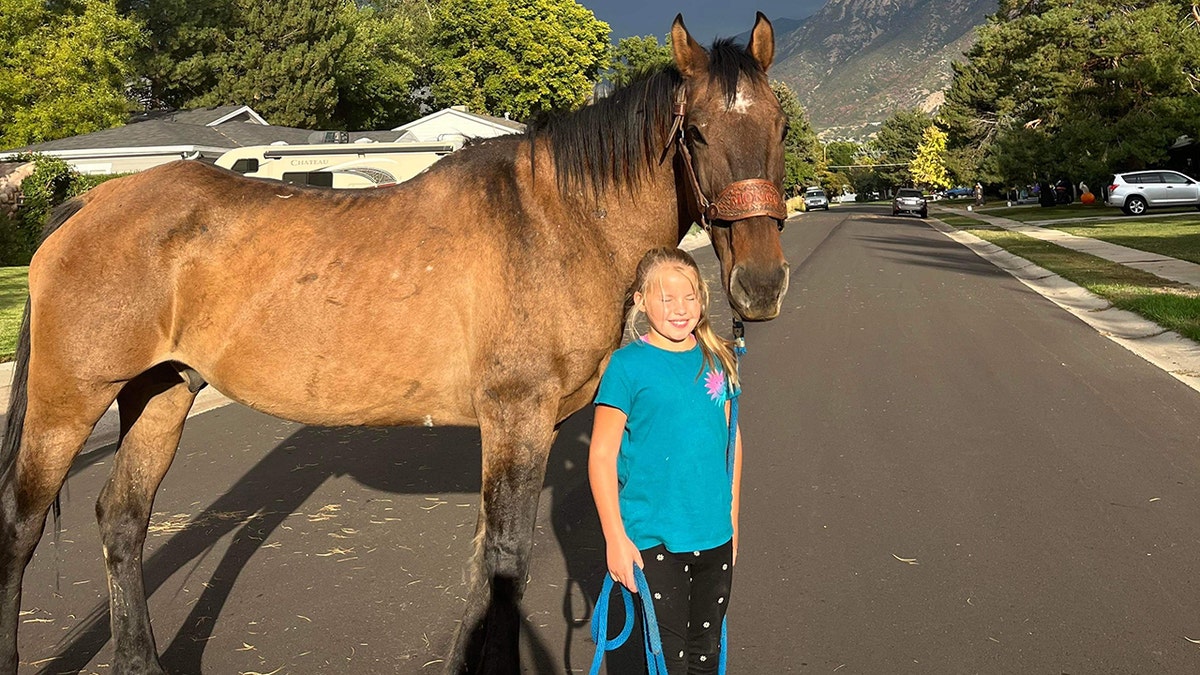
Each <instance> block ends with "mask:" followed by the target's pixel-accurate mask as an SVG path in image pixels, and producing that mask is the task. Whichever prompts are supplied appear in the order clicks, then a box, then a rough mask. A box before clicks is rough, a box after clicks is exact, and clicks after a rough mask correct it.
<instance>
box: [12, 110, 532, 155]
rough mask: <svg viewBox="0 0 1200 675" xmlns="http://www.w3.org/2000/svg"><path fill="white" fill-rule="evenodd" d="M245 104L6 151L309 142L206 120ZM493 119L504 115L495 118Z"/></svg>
mask: <svg viewBox="0 0 1200 675" xmlns="http://www.w3.org/2000/svg"><path fill="white" fill-rule="evenodd" d="M242 108H245V106H238V105H227V106H216V107H213V108H198V109H195V110H170V111H165V110H158V111H151V112H145V113H138V114H136V115H134V116H133V117H132V118H131V120H130V123H129V124H126V125H125V126H123V127H115V128H112V129H104V130H102V131H95V132H92V133H90V134H82V135H79V136H72V137H70V138H60V139H58V140H55V141H47V142H45V143H36V144H34V145H28V146H25V147H23V148H16V149H14V150H11V151H9V152H50V151H56V150H91V149H100V148H152V147H164V146H168V147H170V146H202V147H209V148H230V149H232V148H239V147H245V146H248V145H270V144H272V143H275V142H278V141H283V142H284V143H287V144H288V145H300V144H306V143H308V142H309V137H310V136H311V135H312V134H313V133H315V132H314V131H313V130H312V129H297V128H295V127H279V126H274V125H263V124H257V123H254V122H246V121H243V120H241V119H236V118H235V119H233V120H230V121H228V122H223V123H221V124H218V125H216V126H207V125H209V124H211V123H212V122H214V121H216V120H219V119H221V118H222V117H225V116H227V115H229V114H230V113H233V112H236V111H237V110H240V109H242ZM496 121H497V122H507V123H509V124H515V123H512V122H509V121H508V120H501V119H496ZM400 136H401V134H400V133H398V132H396V131H352V132H350V142H352V143H353V142H354V141H357V140H359V139H362V138H369V139H371V140H373V141H375V142H378V143H390V142H392V141H395V140H397V139H399V138H400Z"/></svg>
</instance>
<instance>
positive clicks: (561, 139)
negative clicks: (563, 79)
mask: <svg viewBox="0 0 1200 675" xmlns="http://www.w3.org/2000/svg"><path fill="white" fill-rule="evenodd" d="M742 75H745V76H747V77H761V76H762V70H761V68H760V67H759V64H758V62H757V61H755V60H754V57H753V56H751V55H750V54H749V53H748V52H747V51H746V50H745V48H744V47H742V46H741V45H738V44H736V43H735V42H734V41H733V40H732V39H723V40H718V41H716V42H714V43H713V46H712V48H711V49H710V50H709V77H710V78H711V79H713V80H715V81H716V82H718V83H719V84H720V86H721V88H722V91H723V93H724V94H725V103H726V105H727V106H728V105H732V104H733V101H734V99H735V98H736V97H737V84H738V79H739V78H740V77H741V76H742ZM682 83H683V77H682V76H681V75H680V74H679V71H678V70H677V69H676V68H675V66H673V65H672V66H668V67H666V68H663V69H661V70H658V71H652V72H650V73H648V74H646V75H644V76H642V77H640V78H638V79H636V80H634V81H633V82H631V83H629V84H628V85H626V86H623V87H620V88H618V89H616V90H615V91H613V92H612V94H610V95H609V96H607V97H605V98H602V99H600V100H598V101H596V102H595V103H592V104H591V105H588V106H584V107H583V108H580V109H579V110H575V111H573V112H569V113H564V114H560V115H556V116H552V117H550V118H548V119H545V120H543V121H540V122H537V123H534V124H532V125H530V127H529V128H528V129H527V130H526V132H525V134H524V136H525V138H527V139H529V140H530V141H535V140H537V139H538V138H539V137H541V138H545V139H547V140H548V141H549V148H550V153H551V156H552V157H553V160H554V167H555V169H556V173H555V175H556V177H557V181H558V187H559V189H560V190H561V191H562V192H563V194H564V195H565V194H571V193H575V192H578V191H580V190H584V191H588V192H591V193H592V195H593V196H594V197H596V198H597V199H598V198H599V197H600V196H601V195H603V194H604V193H606V192H607V191H608V190H611V189H614V188H615V189H618V190H619V189H621V188H633V187H636V186H637V184H638V182H639V181H640V179H641V178H642V177H643V176H644V175H645V174H646V170H647V169H649V168H650V167H651V166H653V164H654V163H655V162H658V161H659V153H660V152H661V151H662V149H663V146H664V145H665V143H666V141H667V139H666V134H667V132H668V130H669V127H670V123H671V110H672V107H673V106H674V103H675V95H676V92H677V91H678V90H679V87H680V85H682ZM530 146H531V151H532V146H533V143H532V142H531V143H530Z"/></svg>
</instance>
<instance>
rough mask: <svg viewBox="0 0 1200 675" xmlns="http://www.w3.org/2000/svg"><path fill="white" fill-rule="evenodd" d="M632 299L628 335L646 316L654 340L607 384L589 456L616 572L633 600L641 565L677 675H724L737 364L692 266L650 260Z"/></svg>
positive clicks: (738, 447)
mask: <svg viewBox="0 0 1200 675" xmlns="http://www.w3.org/2000/svg"><path fill="white" fill-rule="evenodd" d="M632 291H633V297H632V303H633V306H632V308H631V309H630V310H629V313H628V315H627V316H626V326H627V328H628V329H629V330H633V324H634V320H635V319H636V318H637V315H638V314H639V313H644V314H645V315H646V318H647V320H648V321H649V324H650V330H649V332H647V333H646V335H645V336H643V337H641V339H635V340H633V341H632V342H630V343H629V344H628V345H626V346H625V347H622V348H621V349H619V350H617V352H616V353H614V354H613V356H612V360H611V361H610V362H609V364H608V368H607V369H606V370H605V372H604V376H603V377H602V378H601V380H600V389H599V391H598V392H597V394H596V419H595V425H594V427H593V430H592V443H591V448H590V451H589V457H588V477H589V479H590V480H591V486H592V496H593V498H594V499H595V500H596V510H597V511H598V512H599V515H600V524H601V526H602V527H603V530H604V539H605V543H606V548H607V555H608V571H609V574H611V575H612V577H613V579H614V580H616V581H617V582H619V583H621V584H623V585H624V586H625V587H626V588H628V589H630V590H631V591H633V592H637V589H636V585H635V582H634V577H633V566H634V565H637V566H638V567H641V568H642V571H643V572H644V573H645V575H646V582H647V584H648V585H649V587H650V593H651V594H652V595H653V596H654V599H653V600H654V611H655V613H656V614H657V615H658V624H659V630H660V633H661V636H662V644H663V653H664V655H665V657H666V663H667V671H668V672H669V673H671V674H672V675H682V674H683V673H689V674H697V673H716V672H717V669H718V664H719V663H720V651H721V622H722V620H723V619H724V618H725V610H726V608H727V607H728V606H729V588H730V581H731V579H732V575H733V563H734V560H735V559H736V557H737V541H738V540H737V531H738V530H737V522H738V492H739V487H740V483H741V467H742V439H741V433H740V432H739V433H738V434H737V436H736V442H735V458H734V474H733V489H732V490H731V489H730V480H729V473H728V469H727V463H726V462H727V459H726V446H727V444H728V441H729V426H728V424H729V417H728V416H729V401H728V399H729V395H730V392H737V391H738V389H737V386H738V385H737V368H736V362H735V361H734V354H733V350H732V346H731V344H730V343H729V342H728V341H727V340H724V339H723V338H721V337H720V336H718V335H717V334H716V333H715V332H714V331H713V329H712V326H711V325H710V324H709V318H708V288H707V286H706V285H705V283H704V280H703V278H702V277H701V276H700V269H699V267H697V266H696V261H695V260H693V259H692V257H691V255H689V254H688V253H686V252H684V251H681V250H679V249H676V248H659V249H654V250H651V251H650V252H648V253H647V254H646V255H645V257H643V258H642V261H641V262H640V263H639V264H638V268H637V274H636V278H635V279H634V283H633V286H632Z"/></svg>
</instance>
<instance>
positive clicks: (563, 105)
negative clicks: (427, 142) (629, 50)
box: [431, 0, 610, 119]
mask: <svg viewBox="0 0 1200 675" xmlns="http://www.w3.org/2000/svg"><path fill="white" fill-rule="evenodd" d="M435 21H436V27H435V29H434V36H433V48H432V54H433V59H432V63H433V67H432V85H431V88H432V93H433V101H434V102H435V103H436V104H437V105H439V106H449V105H467V106H469V107H470V108H471V109H472V110H474V111H476V112H483V113H489V114H492V115H503V114H505V113H508V114H509V115H510V116H511V117H513V118H514V119H527V118H529V117H531V116H534V115H537V114H541V113H545V112H549V111H553V110H561V109H567V108H574V107H578V106H580V105H582V104H583V103H584V102H585V101H587V99H588V97H589V96H590V95H591V93H592V87H593V85H594V84H595V82H596V81H597V79H598V77H599V74H600V71H601V70H602V69H603V68H605V67H607V66H608V65H609V63H610V61H609V42H608V32H609V29H608V24H606V23H604V22H603V21H599V20H598V19H596V17H595V15H593V14H592V12H591V11H590V10H588V9H587V8H585V7H583V6H581V5H580V4H578V3H577V2H574V0H442V2H441V3H440V4H438V6H437V9H436V11H435Z"/></svg>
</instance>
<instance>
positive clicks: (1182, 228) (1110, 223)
mask: <svg viewBox="0 0 1200 675" xmlns="http://www.w3.org/2000/svg"><path fill="white" fill-rule="evenodd" d="M1047 227H1053V228H1054V229H1056V230H1062V231H1063V232H1066V233H1068V234H1074V235H1078V236H1080V237H1091V238H1093V239H1100V240H1102V241H1107V242H1110V243H1113V244H1120V245H1121V246H1128V247H1129V248H1136V249H1138V250H1139V251H1150V252H1151V253H1158V254H1160V255H1166V256H1171V257H1172V258H1179V259H1180V260H1187V261H1190V262H1194V263H1197V264H1200V213H1194V212H1193V214H1191V215H1183V216H1175V217H1173V218H1136V219H1129V218H1126V219H1124V220H1105V221H1097V222H1089V223H1060V224H1056V225H1048V226H1047Z"/></svg>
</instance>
